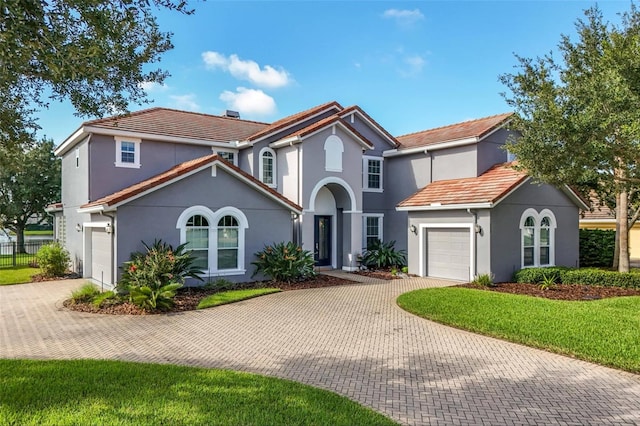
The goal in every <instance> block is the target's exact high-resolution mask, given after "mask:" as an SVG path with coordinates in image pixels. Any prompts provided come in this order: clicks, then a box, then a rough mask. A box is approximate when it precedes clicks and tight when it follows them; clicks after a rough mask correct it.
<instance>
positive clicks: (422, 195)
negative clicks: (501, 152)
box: [398, 163, 527, 207]
mask: <svg viewBox="0 0 640 426" xmlns="http://www.w3.org/2000/svg"><path fill="white" fill-rule="evenodd" d="M512 165H513V163H502V164H496V165H495V166H493V167H492V168H490V169H489V170H487V171H486V172H484V173H483V174H481V175H480V176H478V177H473V178H464V179H450V180H441V181H436V182H433V183H430V184H429V185H427V186H425V187H424V188H423V189H421V190H419V191H418V192H416V193H415V194H413V195H412V196H410V197H409V198H407V199H406V200H404V201H401V202H400V204H398V207H422V206H431V205H432V204H434V203H440V204H442V205H443V206H446V205H449V204H477V203H494V202H496V201H498V200H500V199H501V198H502V197H504V196H505V195H507V194H508V193H509V192H510V191H511V190H512V189H514V188H516V187H517V186H518V185H520V184H521V183H522V182H524V180H525V179H527V174H526V173H524V172H522V171H518V170H515V169H514V168H512V167H511V166H512Z"/></svg>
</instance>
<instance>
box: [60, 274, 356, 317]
mask: <svg viewBox="0 0 640 426" xmlns="http://www.w3.org/2000/svg"><path fill="white" fill-rule="evenodd" d="M354 283H355V282H354V281H349V280H343V279H341V278H336V277H331V276H328V275H318V276H317V277H316V278H314V279H312V280H308V281H302V282H293V283H286V282H270V281H262V282H255V283H249V284H246V285H242V286H239V287H238V289H239V288H243V289H246V288H262V287H274V288H279V289H280V290H282V291H290V290H301V289H308V288H320V287H332V286H337V285H345V284H354ZM219 291H220V290H216V289H208V288H204V287H183V288H181V289H179V290H178V292H177V294H176V297H175V298H174V299H173V300H174V305H173V308H172V309H171V310H169V311H163V312H160V311H155V312H148V311H145V310H143V309H140V308H139V307H137V306H136V305H134V304H132V303H129V302H125V303H118V304H113V305H108V304H103V306H102V307H100V308H96V307H95V306H93V305H92V304H91V303H73V302H72V301H71V299H68V300H65V301H64V302H63V303H62V304H63V306H64V307H65V308H67V309H69V310H72V311H78V312H90V313H96V314H111V315H154V314H166V313H172V312H183V311H193V310H195V309H196V306H198V303H200V301H201V300H202V299H204V298H205V297H207V296H209V295H211V294H214V293H218V292H219Z"/></svg>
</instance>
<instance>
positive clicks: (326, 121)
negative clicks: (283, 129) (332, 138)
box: [283, 115, 373, 148]
mask: <svg viewBox="0 0 640 426" xmlns="http://www.w3.org/2000/svg"><path fill="white" fill-rule="evenodd" d="M334 123H340V124H341V125H343V126H345V127H346V128H347V129H349V131H350V132H352V133H353V134H355V135H356V136H357V137H358V138H360V139H361V140H362V142H364V144H365V145H367V146H368V147H370V148H373V145H372V144H371V142H369V140H368V139H367V138H365V137H364V136H362V135H361V134H360V133H359V132H358V131H357V130H356V129H354V128H353V126H351V124H349V123H348V122H347V121H345V120H343V119H342V118H340V117H339V116H337V115H331V116H329V117H327V118H323V119H322V120H320V121H316V122H315V123H313V124H310V125H309V126H307V127H304V128H302V129H300V130H297V131H295V132H294V133H291V134H290V135H287V136H284V137H283V139H286V138H291V137H296V136H297V137H300V138H303V137H305V136H307V135H310V134H312V133H313V132H315V131H317V130H320V129H322V128H324V127H327V126H329V125H331V124H334Z"/></svg>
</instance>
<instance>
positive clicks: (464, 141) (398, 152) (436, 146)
mask: <svg viewBox="0 0 640 426" xmlns="http://www.w3.org/2000/svg"><path fill="white" fill-rule="evenodd" d="M479 141H480V139H479V138H477V137H475V136H474V137H472V138H465V139H458V140H455V141H448V142H439V143H434V144H432V145H426V146H417V147H415V148H408V149H401V150H398V149H390V150H387V151H384V152H383V153H382V156H383V157H397V156H399V155H409V154H416V153H420V152H424V153H425V154H426V153H427V152H429V151H437V150H439V149H446V148H456V147H459V146H465V145H472V144H475V143H478V142H479Z"/></svg>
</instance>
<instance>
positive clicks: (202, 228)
mask: <svg viewBox="0 0 640 426" xmlns="http://www.w3.org/2000/svg"><path fill="white" fill-rule="evenodd" d="M176 227H177V228H178V229H179V230H180V243H181V244H184V243H186V244H187V246H186V248H187V249H188V250H192V252H193V255H194V256H195V257H196V262H195V266H197V267H199V268H200V269H202V270H203V272H204V273H205V274H207V275H239V274H244V273H245V269H244V246H245V244H244V243H245V242H244V239H245V229H246V228H248V227H249V225H248V222H247V217H246V216H245V215H244V213H242V212H241V211H240V210H238V209H237V208H235V207H223V208H221V209H219V210H217V211H216V212H213V211H211V210H210V209H209V208H207V207H205V206H194V207H190V208H188V209H186V210H185V211H183V212H182V214H181V215H180V217H179V218H178V223H177V224H176Z"/></svg>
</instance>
